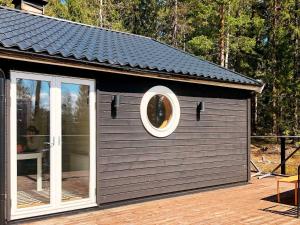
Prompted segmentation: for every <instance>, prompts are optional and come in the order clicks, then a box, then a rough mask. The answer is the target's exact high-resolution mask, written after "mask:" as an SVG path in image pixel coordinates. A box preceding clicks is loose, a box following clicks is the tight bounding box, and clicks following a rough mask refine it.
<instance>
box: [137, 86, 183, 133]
mask: <svg viewBox="0 0 300 225" xmlns="http://www.w3.org/2000/svg"><path fill="white" fill-rule="evenodd" d="M140 113H141V118H142V122H143V124H144V127H145V128H146V130H147V131H148V132H149V133H150V134H152V135H153V136H156V137H166V136H168V135H170V134H171V133H172V132H173V131H174V130H175V129H176V128H177V126H178V123H179V119H180V106H179V102H178V99H177V97H176V95H175V94H174V93H173V92H172V91H171V90H170V89H169V88H167V87H164V86H155V87H153V88H151V89H150V90H148V91H147V92H146V93H145V94H144V96H143V98H142V102H141V108H140Z"/></svg>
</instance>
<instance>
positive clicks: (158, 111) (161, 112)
mask: <svg viewBox="0 0 300 225" xmlns="http://www.w3.org/2000/svg"><path fill="white" fill-rule="evenodd" d="M147 115H148V119H149V121H150V123H151V124H152V125H153V126H154V127H156V128H165V127H166V126H167V125H168V123H169V121H170V120H171V118H172V105H171V102H170V100H169V99H168V98H167V97H166V96H164V95H154V96H153V97H152V98H151V99H150V101H149V103H148V107H147Z"/></svg>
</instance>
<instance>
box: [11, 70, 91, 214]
mask: <svg viewBox="0 0 300 225" xmlns="http://www.w3.org/2000/svg"><path fill="white" fill-rule="evenodd" d="M11 101H12V102H11V198H12V211H11V215H12V219H18V218H25V217H30V216H37V215H43V214H48V213H53V212H60V211H66V210H73V209H78V208H84V207H89V206H93V205H95V159H96V157H95V90H94V81H92V80H84V79H75V78H63V77H58V76H44V75H37V74H31V73H23V72H12V76H11Z"/></svg>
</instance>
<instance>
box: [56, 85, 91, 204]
mask: <svg viewBox="0 0 300 225" xmlns="http://www.w3.org/2000/svg"><path fill="white" fill-rule="evenodd" d="M89 89H90V87H89V86H88V85H81V84H72V83H61V111H62V114H61V115H62V124H61V127H62V192H61V200H62V202H68V201H73V200H80V199H85V198H89V183H90V177H89V175H90V107H89V94H90V91H89Z"/></svg>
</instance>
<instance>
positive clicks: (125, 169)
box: [97, 78, 249, 204]
mask: <svg viewBox="0 0 300 225" xmlns="http://www.w3.org/2000/svg"><path fill="white" fill-rule="evenodd" d="M116 82H117V83H116ZM155 85H166V86H168V87H169V88H171V89H172V90H173V91H174V92H175V94H176V95H177V97H178V100H179V103H180V106H181V117H180V122H179V126H178V128H177V129H176V130H175V132H174V133H173V134H171V135H170V136H168V137H166V138H156V137H153V136H152V135H150V134H149V133H147V131H146V130H145V128H144V127H143V124H142V122H141V119H140V102H141V99H142V96H143V94H144V93H145V91H147V90H148V89H149V88H151V87H152V86H155ZM97 87H98V90H97V109H98V110H97V123H98V124H97V144H98V146H97V177H98V183H97V184H98V185H97V197H98V203H100V204H103V203H112V202H117V201H123V200H128V199H135V198H140V197H146V196H153V195H158V194H164V193H170V192H178V191H184V190H192V189H199V188H204V187H211V186H216V185H223V184H229V183H236V182H245V181H247V180H248V128H249V127H248V100H247V98H248V97H247V96H246V95H245V94H241V92H240V93H231V91H230V90H229V89H227V90H226V89H219V88H207V87H206V88H204V87H201V86H195V85H186V84H180V83H168V82H158V81H152V80H151V79H148V82H145V81H144V80H141V79H134V78H127V79H124V80H123V81H122V80H121V81H120V82H118V80H117V78H116V79H115V80H114V79H110V80H106V79H103V80H101V79H99V81H98V85H97ZM202 92H203V93H202ZM208 92H210V94H209V93H208ZM115 94H119V95H120V96H121V101H120V102H121V104H120V107H119V109H118V112H117V114H118V116H117V118H116V119H112V118H111V99H112V96H113V95H115ZM210 95H211V96H210ZM199 101H203V102H205V112H202V113H201V118H200V121H197V120H196V105H197V103H198V102H199Z"/></svg>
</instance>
